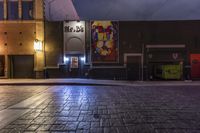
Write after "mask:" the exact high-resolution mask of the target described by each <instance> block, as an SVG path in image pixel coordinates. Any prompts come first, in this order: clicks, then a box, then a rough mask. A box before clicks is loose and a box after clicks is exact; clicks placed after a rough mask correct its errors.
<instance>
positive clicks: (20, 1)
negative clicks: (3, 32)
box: [18, 0, 22, 19]
mask: <svg viewBox="0 0 200 133" xmlns="http://www.w3.org/2000/svg"><path fill="white" fill-rule="evenodd" d="M18 12H19V19H22V0H19V1H18Z"/></svg>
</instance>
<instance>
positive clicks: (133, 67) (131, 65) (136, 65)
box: [127, 56, 142, 81]
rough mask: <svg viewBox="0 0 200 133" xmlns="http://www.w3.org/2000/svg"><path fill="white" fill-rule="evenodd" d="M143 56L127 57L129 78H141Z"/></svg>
mask: <svg viewBox="0 0 200 133" xmlns="http://www.w3.org/2000/svg"><path fill="white" fill-rule="evenodd" d="M141 72H142V71H141V56H128V57H127V78H128V80H138V81H139V80H141Z"/></svg>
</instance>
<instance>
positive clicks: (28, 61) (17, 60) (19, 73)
mask: <svg viewBox="0 0 200 133" xmlns="http://www.w3.org/2000/svg"><path fill="white" fill-rule="evenodd" d="M10 62H11V65H10V67H11V78H33V77H34V70H33V69H34V56H33V55H14V56H11V57H10Z"/></svg>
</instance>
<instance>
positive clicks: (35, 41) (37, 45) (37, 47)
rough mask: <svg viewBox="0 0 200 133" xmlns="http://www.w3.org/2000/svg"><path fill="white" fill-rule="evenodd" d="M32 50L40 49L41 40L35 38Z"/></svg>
mask: <svg viewBox="0 0 200 133" xmlns="http://www.w3.org/2000/svg"><path fill="white" fill-rule="evenodd" d="M34 50H35V51H42V41H40V40H38V39H35V40H34Z"/></svg>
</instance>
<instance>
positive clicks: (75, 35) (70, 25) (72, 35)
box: [63, 21, 85, 54]
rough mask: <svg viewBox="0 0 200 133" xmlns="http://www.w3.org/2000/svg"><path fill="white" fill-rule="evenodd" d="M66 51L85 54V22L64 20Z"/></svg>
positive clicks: (67, 52)
mask: <svg viewBox="0 0 200 133" xmlns="http://www.w3.org/2000/svg"><path fill="white" fill-rule="evenodd" d="M63 25H64V27H63V28H64V29H63V30H64V53H65V54H84V53H85V22H84V21H65V22H64V24H63Z"/></svg>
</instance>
